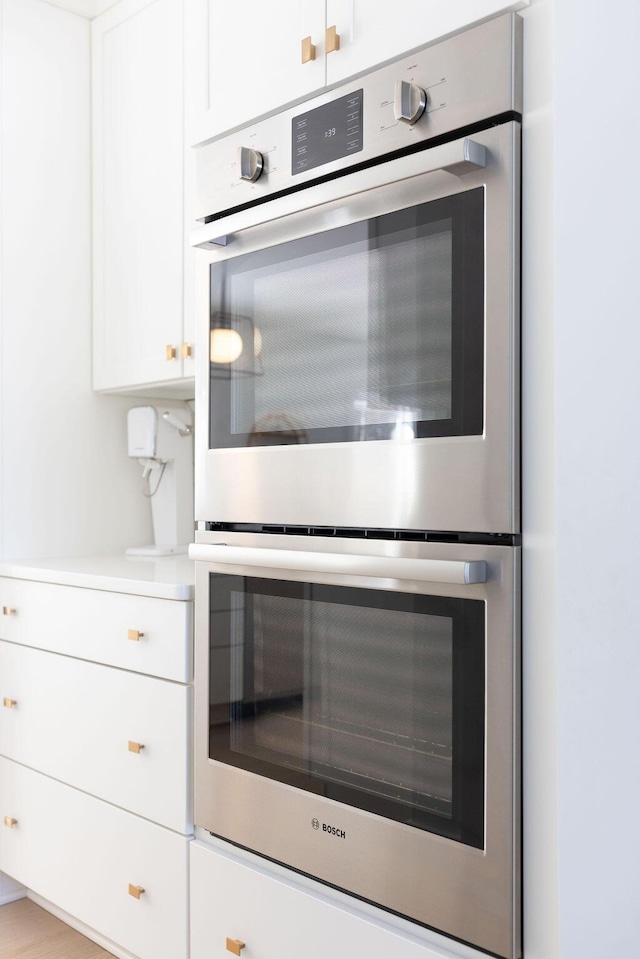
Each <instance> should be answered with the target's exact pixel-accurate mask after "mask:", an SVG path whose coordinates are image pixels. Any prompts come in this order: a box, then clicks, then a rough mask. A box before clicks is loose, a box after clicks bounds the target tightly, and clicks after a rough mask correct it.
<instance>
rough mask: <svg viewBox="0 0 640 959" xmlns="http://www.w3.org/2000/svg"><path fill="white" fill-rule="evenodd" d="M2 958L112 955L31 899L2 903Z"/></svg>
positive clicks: (101, 958) (66, 958) (72, 958)
mask: <svg viewBox="0 0 640 959" xmlns="http://www.w3.org/2000/svg"><path fill="white" fill-rule="evenodd" d="M0 959H113V956H112V954H111V953H110V952H105V951H104V949H101V948H100V946H97V945H96V944H95V942H91V940H90V939H87V938H86V936H82V935H81V934H80V933H79V932H76V930H75V929H72V928H71V927H70V926H67V925H66V924H65V923H64V922H61V921H60V919H56V917H55V916H52V915H51V913H49V912H46V911H45V910H44V909H41V908H40V906H36V904H35V902H31V900H30V899H18V900H17V901H16V902H10V903H8V904H7V905H6V906H0Z"/></svg>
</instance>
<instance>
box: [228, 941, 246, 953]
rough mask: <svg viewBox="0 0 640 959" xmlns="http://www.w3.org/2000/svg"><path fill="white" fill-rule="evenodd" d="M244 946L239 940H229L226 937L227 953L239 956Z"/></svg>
mask: <svg viewBox="0 0 640 959" xmlns="http://www.w3.org/2000/svg"><path fill="white" fill-rule="evenodd" d="M245 945H246V943H245V942H241V941H240V939H229V937H228V936H227V952H232V953H233V955H234V956H239V955H240V953H241V952H242V950H243V949H244V947H245Z"/></svg>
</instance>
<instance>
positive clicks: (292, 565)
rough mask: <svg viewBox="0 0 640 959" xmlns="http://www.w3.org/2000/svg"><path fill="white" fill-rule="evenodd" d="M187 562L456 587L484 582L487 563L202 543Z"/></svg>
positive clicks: (195, 547) (196, 547) (196, 544)
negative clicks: (376, 578) (414, 581)
mask: <svg viewBox="0 0 640 959" xmlns="http://www.w3.org/2000/svg"><path fill="white" fill-rule="evenodd" d="M189 559H195V560H202V561H204V562H206V563H220V564H222V565H224V566H261V567H263V568H267V569H268V568H271V569H290V570H304V571H305V572H310V573H338V574H346V575H350V576H376V577H381V578H383V579H408V580H420V581H421V582H422V581H424V582H426V583H446V584H450V583H452V584H454V585H458V586H469V585H471V584H473V583H486V581H487V564H486V563H485V561H484V560H474V561H471V562H465V561H464V560H450V559H442V560H440V559H407V558H405V557H402V556H391V557H386V556H353V555H348V554H343V553H312V552H310V551H308V550H300V551H298V550H294V549H262V548H259V547H256V548H253V547H247V546H224V545H223V544H204V543H192V544H191V546H190V547H189Z"/></svg>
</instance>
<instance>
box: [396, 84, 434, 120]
mask: <svg viewBox="0 0 640 959" xmlns="http://www.w3.org/2000/svg"><path fill="white" fill-rule="evenodd" d="M426 106H427V94H426V91H425V90H423V89H422V87H418V86H416V84H415V83H409V82H408V81H407V80H397V81H396V92H395V96H394V98H393V112H394V113H395V117H396V120H404V122H405V123H410V124H414V123H416V122H417V121H418V120H419V119H420V117H421V116H422V114H423V113H424V111H425V109H426Z"/></svg>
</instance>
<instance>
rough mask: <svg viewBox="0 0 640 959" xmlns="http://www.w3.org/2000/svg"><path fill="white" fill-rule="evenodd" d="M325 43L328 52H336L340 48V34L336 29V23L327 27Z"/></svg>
mask: <svg viewBox="0 0 640 959" xmlns="http://www.w3.org/2000/svg"><path fill="white" fill-rule="evenodd" d="M324 44H325V52H326V53H335V52H336V50H339V49H340V34H339V33H338V32H337V31H336V28H335V25H334V26H332V27H327V33H326V35H325V40H324Z"/></svg>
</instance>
